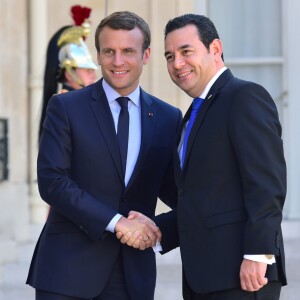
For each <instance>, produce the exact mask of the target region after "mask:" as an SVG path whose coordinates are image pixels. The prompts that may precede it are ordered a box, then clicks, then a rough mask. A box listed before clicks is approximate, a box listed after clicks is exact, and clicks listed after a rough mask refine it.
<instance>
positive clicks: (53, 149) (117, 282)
mask: <svg viewBox="0 0 300 300" xmlns="http://www.w3.org/2000/svg"><path fill="white" fill-rule="evenodd" d="M95 42H96V48H97V59H98V63H99V65H100V66H101V71H102V74H103V79H101V80H99V81H98V82H97V83H95V84H92V85H90V86H88V87H85V88H82V89H80V90H77V91H72V92H69V93H65V94H59V95H55V96H53V97H52V99H51V100H50V102H49V104H48V109H47V115H46V119H45V122H44V125H43V134H42V137H41V141H40V148H39V155H38V185H39V191H40V194H41V197H42V198H43V199H44V200H45V201H46V202H47V203H48V204H49V205H50V206H51V210H50V213H49V216H48V219H47V222H46V224H45V226H44V229H43V231H42V233H41V236H40V238H39V240H38V243H37V246H36V249H35V252H34V255H33V259H32V263H31V267H30V270H29V275H28V279H27V283H28V284H30V285H31V286H33V287H34V288H35V289H36V299H37V300H46V299H51V300H75V299H77V300H80V299H97V300H129V299H131V300H140V299H144V300H153V297H154V288H155V280H156V265H155V253H154V251H153V250H152V249H151V248H150V247H151V246H154V245H155V243H156V242H157V241H159V240H160V231H159V229H158V228H157V227H156V226H155V225H154V224H153V222H151V221H149V222H148V221H142V220H138V219H135V220H129V219H127V218H126V217H127V215H128V212H129V211H130V210H137V211H140V212H141V213H143V214H144V215H146V216H148V217H149V218H153V216H154V213H155V207H156V202H157V197H160V199H161V200H162V201H164V202H165V203H167V204H170V203H171V202H170V201H171V200H172V199H174V197H175V195H176V193H177V190H176V185H175V181H174V176H173V174H174V172H173V163H172V152H173V148H172V144H173V143H174V140H175V134H176V132H177V130H178V127H179V124H180V121H181V112H180V111H179V110H178V109H177V108H174V107H172V106H170V105H169V104H167V103H165V102H163V101H161V100H159V99H157V98H156V97H154V96H151V95H149V94H148V93H146V92H145V91H144V90H142V89H141V88H140V86H139V79H140V75H141V73H142V69H143V65H145V64H147V63H148V61H149V57H150V49H149V46H150V30H149V27H148V25H147V24H146V23H145V21H144V20H143V19H142V18H140V17H139V16H137V15H135V14H133V13H130V12H117V13H113V14H111V15H110V16H108V17H106V18H105V19H103V20H102V21H101V23H100V24H99V26H98V27H97V30H96V34H95ZM120 97H121V99H119V98H120ZM124 98H125V99H124ZM123 102H125V104H124V103H123ZM121 106H122V107H121ZM126 106H127V107H126ZM123 134H125V137H126V136H127V138H124V135H123ZM124 150H125V152H124ZM149 220H150V219H149ZM115 231H118V232H122V233H123V234H125V233H126V232H132V233H133V236H134V237H136V238H137V240H136V242H135V243H133V247H128V246H127V245H122V244H121V243H120V241H119V240H118V239H117V238H116V236H115ZM135 248H136V249H135ZM145 248H150V249H146V250H144V249H145ZM139 249H141V250H144V251H140V250H139Z"/></svg>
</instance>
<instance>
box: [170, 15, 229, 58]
mask: <svg viewBox="0 0 300 300" xmlns="http://www.w3.org/2000/svg"><path fill="white" fill-rule="evenodd" d="M188 25H194V26H195V27H196V28H197V31H198V35H199V39H200V41H201V42H202V43H203V44H204V46H205V47H206V48H207V49H209V45H210V44H211V42H212V41H213V40H214V39H220V38H219V34H218V31H217V29H216V27H215V25H214V23H213V22H212V21H211V20H210V19H209V18H208V17H206V16H203V15H196V14H185V15H182V16H179V17H176V18H174V19H171V20H169V22H168V23H167V25H166V27H165V38H166V37H167V35H168V34H169V33H170V32H172V31H174V30H176V29H180V28H183V27H185V26H188ZM222 58H223V55H222Z"/></svg>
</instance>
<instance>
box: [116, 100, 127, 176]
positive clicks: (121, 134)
mask: <svg viewBox="0 0 300 300" xmlns="http://www.w3.org/2000/svg"><path fill="white" fill-rule="evenodd" d="M128 100H130V99H129V98H127V97H119V98H117V99H116V101H117V102H118V103H119V105H120V106H121V111H120V115H119V121H118V130H117V137H118V141H119V146H120V153H121V159H122V168H123V175H124V177H125V172H126V160H127V151H128V137H129V112H128Z"/></svg>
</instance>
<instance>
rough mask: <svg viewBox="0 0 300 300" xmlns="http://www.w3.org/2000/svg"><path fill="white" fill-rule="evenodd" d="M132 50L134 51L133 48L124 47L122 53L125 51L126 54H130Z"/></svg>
mask: <svg viewBox="0 0 300 300" xmlns="http://www.w3.org/2000/svg"><path fill="white" fill-rule="evenodd" d="M133 52H134V51H133V49H125V50H124V53H126V54H131V53H133Z"/></svg>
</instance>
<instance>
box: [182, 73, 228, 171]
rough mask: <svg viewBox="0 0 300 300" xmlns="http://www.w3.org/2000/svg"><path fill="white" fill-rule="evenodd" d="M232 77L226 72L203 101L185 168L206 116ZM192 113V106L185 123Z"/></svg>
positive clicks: (188, 149)
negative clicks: (220, 91)
mask: <svg viewBox="0 0 300 300" xmlns="http://www.w3.org/2000/svg"><path fill="white" fill-rule="evenodd" d="M232 77H233V75H232V73H231V72H230V71H229V70H228V69H227V70H226V71H224V72H223V73H222V74H221V75H220V77H219V78H218V79H217V80H216V82H215V83H214V84H213V86H212V87H211V89H210V90H209V92H208V94H207V96H206V98H205V100H204V101H203V104H202V106H201V108H200V110H199V112H198V115H197V118H196V120H195V123H194V125H193V127H192V130H191V133H190V136H189V140H188V144H187V148H186V155H185V162H184V167H185V165H186V163H187V161H188V158H189V155H190V152H191V149H192V146H193V143H194V140H195V137H196V135H197V132H198V130H199V129H200V127H201V125H202V123H203V120H204V118H205V115H206V113H207V111H208V110H209V107H210V106H211V104H212V103H213V102H214V100H215V99H216V98H217V95H218V93H219V90H220V89H221V88H222V87H223V86H224V84H225V83H226V82H227V81H228V80H229V79H230V78H232ZM190 112H191V106H190V108H189V110H188V112H187V114H186V116H187V117H186V116H185V117H184V120H185V122H186V121H187V120H188V118H189V116H190ZM184 124H185V123H184Z"/></svg>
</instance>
